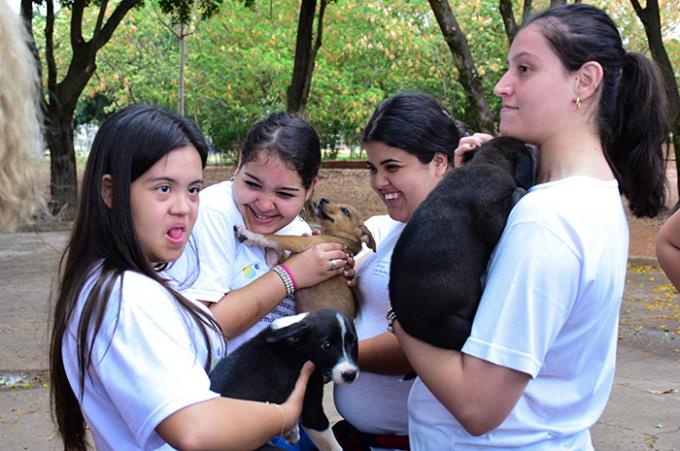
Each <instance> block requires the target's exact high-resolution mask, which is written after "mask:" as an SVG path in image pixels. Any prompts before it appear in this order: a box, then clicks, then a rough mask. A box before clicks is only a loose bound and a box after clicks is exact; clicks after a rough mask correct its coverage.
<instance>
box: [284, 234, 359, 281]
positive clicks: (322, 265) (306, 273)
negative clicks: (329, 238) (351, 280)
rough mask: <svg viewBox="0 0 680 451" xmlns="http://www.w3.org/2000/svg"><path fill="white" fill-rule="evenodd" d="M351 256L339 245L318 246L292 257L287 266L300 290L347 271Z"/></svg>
mask: <svg viewBox="0 0 680 451" xmlns="http://www.w3.org/2000/svg"><path fill="white" fill-rule="evenodd" d="M348 257H349V255H348V254H347V251H346V249H345V246H344V245H342V244H339V243H321V244H316V245H314V246H312V247H310V248H309V249H307V250H306V251H304V252H301V253H299V254H295V255H292V256H290V257H289V258H288V259H287V260H286V262H285V264H286V266H287V267H288V269H289V270H290V272H291V273H292V275H293V278H294V279H295V283H296V284H297V287H298V289H300V288H306V287H311V286H313V285H316V284H319V283H321V282H323V281H325V280H327V279H330V278H331V277H334V276H337V275H340V274H342V273H343V272H344V271H345V269H347V258H348Z"/></svg>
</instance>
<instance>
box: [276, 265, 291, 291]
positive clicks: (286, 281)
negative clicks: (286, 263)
mask: <svg viewBox="0 0 680 451" xmlns="http://www.w3.org/2000/svg"><path fill="white" fill-rule="evenodd" d="M272 271H274V272H275V273H276V274H277V275H278V276H279V277H280V278H281V281H282V282H283V286H284V287H285V288H286V296H287V297H291V296H293V295H294V294H295V284H294V283H293V279H291V277H290V274H288V271H286V270H285V269H283V268H282V267H281V265H276V266H274V267H273V268H272Z"/></svg>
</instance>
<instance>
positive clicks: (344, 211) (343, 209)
mask: <svg viewBox="0 0 680 451" xmlns="http://www.w3.org/2000/svg"><path fill="white" fill-rule="evenodd" d="M340 211H341V212H342V214H343V215H345V216H352V215H351V214H349V210H348V209H346V208H345V207H342V208H341V209H340Z"/></svg>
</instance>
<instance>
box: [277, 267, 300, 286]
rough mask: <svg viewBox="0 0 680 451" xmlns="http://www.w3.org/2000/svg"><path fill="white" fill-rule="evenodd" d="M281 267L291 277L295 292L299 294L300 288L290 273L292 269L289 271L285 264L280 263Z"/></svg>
mask: <svg viewBox="0 0 680 451" xmlns="http://www.w3.org/2000/svg"><path fill="white" fill-rule="evenodd" d="M279 266H280V267H281V268H283V270H284V271H286V273H288V277H290V281H291V282H293V291H294V292H295V293H297V290H298V287H297V283H295V277H293V273H292V272H290V269H288V266H286V265H284V264H283V263H279Z"/></svg>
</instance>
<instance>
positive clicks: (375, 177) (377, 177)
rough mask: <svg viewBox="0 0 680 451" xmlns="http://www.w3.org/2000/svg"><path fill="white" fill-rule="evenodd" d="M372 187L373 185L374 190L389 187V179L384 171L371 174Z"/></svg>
mask: <svg viewBox="0 0 680 451" xmlns="http://www.w3.org/2000/svg"><path fill="white" fill-rule="evenodd" d="M371 185H373V189H376V190H377V189H380V188H382V187H383V186H386V185H388V182H387V177H385V175H384V174H383V172H382V171H380V170H378V171H376V172H375V173H373V174H371Z"/></svg>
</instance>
